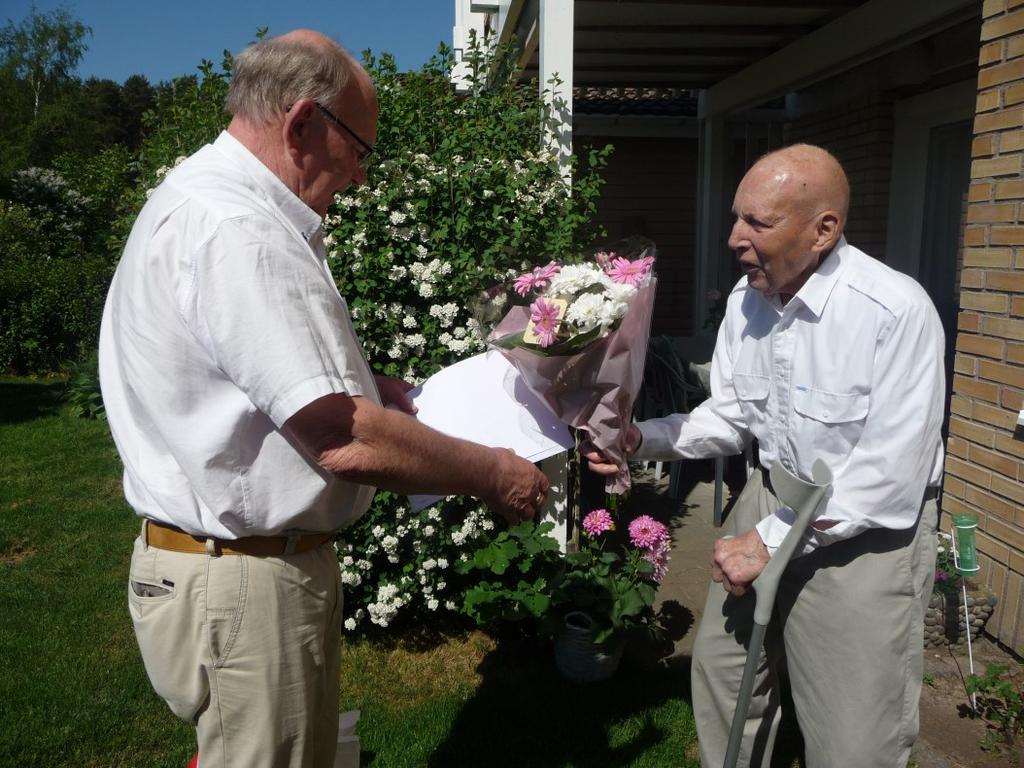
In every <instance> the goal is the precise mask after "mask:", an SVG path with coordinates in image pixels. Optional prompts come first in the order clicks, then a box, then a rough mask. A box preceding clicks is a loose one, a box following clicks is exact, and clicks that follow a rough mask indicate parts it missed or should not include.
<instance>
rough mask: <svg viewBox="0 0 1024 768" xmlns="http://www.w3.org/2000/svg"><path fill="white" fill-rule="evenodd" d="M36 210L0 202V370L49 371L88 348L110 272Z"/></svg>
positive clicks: (74, 236) (73, 230)
mask: <svg viewBox="0 0 1024 768" xmlns="http://www.w3.org/2000/svg"><path fill="white" fill-rule="evenodd" d="M61 224H62V221H61V219H60V218H59V217H58V216H57V215H55V214H52V213H49V212H47V211H45V210H41V209H32V208H29V207H27V206H24V205H20V204H17V203H11V202H9V201H3V200H0V370H13V371H17V372H21V373H40V372H50V371H54V370H57V369H58V368H59V367H60V365H61V364H62V363H63V362H64V361H65V360H72V359H77V358H79V357H80V356H82V355H83V354H84V353H85V352H87V351H88V350H89V349H91V348H93V347H95V345H96V339H97V332H98V329H99V321H100V317H101V314H102V311H103V300H104V298H105V295H106V289H107V285H108V284H109V281H110V276H111V274H112V272H113V264H112V263H111V261H110V259H109V258H108V257H107V255H106V254H96V253H92V252H90V251H88V250H87V249H86V248H85V247H84V243H85V241H84V240H83V239H82V237H81V228H80V227H79V226H78V225H77V224H72V225H71V226H70V227H69V228H67V229H65V228H63V227H62V226H61Z"/></svg>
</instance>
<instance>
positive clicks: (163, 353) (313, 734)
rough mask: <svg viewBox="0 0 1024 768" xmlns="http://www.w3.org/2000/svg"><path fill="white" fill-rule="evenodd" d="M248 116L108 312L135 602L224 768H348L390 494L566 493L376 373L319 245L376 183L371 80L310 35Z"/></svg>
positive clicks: (245, 71) (165, 220) (272, 44)
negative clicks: (552, 489) (372, 524)
mask: <svg viewBox="0 0 1024 768" xmlns="http://www.w3.org/2000/svg"><path fill="white" fill-rule="evenodd" d="M227 108H228V111H229V112H231V113H232V115H233V117H232V120H231V123H230V125H229V126H228V128H227V130H226V131H225V132H224V133H222V134H221V135H220V137H219V138H218V139H217V140H216V141H215V142H214V143H213V144H211V145H208V146H206V147H204V148H202V149H201V150H199V151H198V152H197V153H196V154H194V155H193V156H192V157H190V158H189V159H188V160H187V161H185V162H184V163H182V164H181V165H180V166H178V167H177V168H175V169H174V170H173V171H171V172H170V173H169V174H168V175H167V177H166V178H165V180H164V181H163V183H162V184H161V185H160V186H159V187H158V188H157V189H156V191H155V192H154V194H153V195H152V197H151V198H150V200H149V201H148V202H147V203H146V206H145V207H144V208H143V210H142V212H141V213H140V214H139V217H138V219H137V221H136V222H135V225H134V227H133V229H132V233H131V236H130V237H129V240H128V243H127V245H126V247H125V251H124V255H123V257H122V259H121V262H120V264H119V266H118V268H117V273H116V274H115V276H114V280H113V283H112V285H111V288H110V293H109V296H108V299H107V304H106V309H105V312H104V316H103V325H102V331H101V338H100V373H101V380H102V386H103V398H104V402H105V403H106V408H107V414H108V417H109V422H110V427H111V431H112V432H113V435H114V440H115V442H116V443H117V448H118V451H119V452H120V454H121V458H122V459H123V461H124V467H125V470H124V489H125V495H126V497H127V499H128V501H129V503H130V504H131V506H132V507H133V508H134V509H135V511H136V513H137V514H138V515H139V516H140V517H141V518H142V520H143V526H142V533H141V535H140V536H139V538H138V539H137V540H136V542H135V548H134V552H133V555H132V561H131V570H130V575H129V590H128V600H129V607H130V610H131V615H132V619H133V621H134V625H135V633H136V637H137V640H138V643H139V649H140V650H141V652H142V658H143V661H144V663H145V665H146V671H147V673H148V675H149V678H150V681H151V682H152V684H153V687H154V688H155V690H156V691H157V693H159V694H160V695H161V696H162V697H163V698H164V699H165V700H166V702H167V703H168V705H169V706H170V708H171V710H172V711H173V712H174V713H175V714H176V715H178V716H179V717H181V718H183V719H185V720H187V721H189V722H191V723H194V724H195V726H196V733H197V739H198V745H199V764H200V765H201V766H203V768H214V766H239V767H240V768H241V767H243V766H244V767H245V768H254V767H258V766H266V767H267V768H271V767H273V768H284V767H285V766H291V767H292V768H299V767H300V766H301V767H302V768H311V767H316V766H323V767H324V768H327V767H328V766H333V765H334V758H335V751H336V742H337V731H338V674H339V639H340V628H341V621H342V611H341V607H342V599H341V580H340V570H339V568H338V561H337V557H336V554H335V550H334V547H333V546H332V541H333V538H334V534H335V533H336V532H337V531H338V530H339V529H341V528H342V527H344V526H345V525H347V524H349V523H351V522H352V521H354V520H355V519H356V518H358V517H359V516H360V515H362V514H363V512H365V511H366V509H367V507H368V505H369V503H370V499H371V498H372V496H373V493H374V488H375V487H381V488H387V489H389V490H392V491H396V492H399V493H413V492H415V493H430V494H440V495H447V494H456V493H457V494H470V495H474V496H477V497H479V498H481V499H483V500H484V501H486V502H487V503H488V504H489V505H490V506H491V507H492V508H494V509H496V510H498V511H499V512H501V513H502V514H503V515H505V516H506V517H507V518H508V519H509V520H510V521H516V520H519V519H521V518H524V517H530V516H532V515H533V514H534V512H535V511H536V510H537V508H538V507H539V506H540V505H541V504H542V502H543V500H544V496H545V494H546V492H547V488H548V485H547V481H546V479H545V478H544V476H543V474H541V473H540V472H539V471H538V470H537V468H536V467H534V466H533V464H531V463H529V462H527V461H525V460H523V459H520V458H517V457H516V456H514V455H513V454H512V453H511V452H510V451H506V450H497V449H492V448H486V447H484V446H481V445H477V444H474V443H469V442H465V441H461V440H454V439H451V438H448V437H446V436H444V435H442V434H440V433H438V432H435V431H433V430H431V429H428V428H426V427H424V426H423V425H421V424H420V423H419V422H417V421H416V420H415V418H413V417H412V416H410V415H409V413H402V412H401V410H404V411H407V412H409V411H412V410H413V408H412V405H411V403H410V402H409V400H408V398H407V397H406V392H407V390H408V386H407V385H405V384H404V383H403V382H400V381H396V380H394V379H387V378H382V377H375V376H374V375H373V374H372V373H371V370H370V367H369V365H368V364H367V362H366V359H365V357H364V355H363V351H362V349H361V347H360V345H359V342H358V340H357V339H356V336H355V333H354V331H353V328H352V322H351V320H350V318H349V313H348V308H347V306H346V304H345V301H344V299H343V298H342V297H341V296H340V295H339V294H338V290H337V288H336V287H335V284H334V281H333V280H332V278H331V273H330V270H329V269H328V267H327V263H326V261H325V254H324V246H323V228H322V220H323V217H324V215H325V213H326V212H327V208H328V206H329V205H330V204H331V201H332V200H333V199H334V195H335V194H336V193H338V192H340V191H342V190H344V189H345V188H346V187H348V186H349V185H350V184H352V183H356V184H361V183H363V182H364V181H365V180H366V168H367V164H368V162H369V160H370V158H371V155H372V153H373V143H374V141H375V137H376V132H377V101H376V97H375V94H374V89H373V86H372V84H371V82H370V79H369V77H368V76H367V74H366V72H364V71H363V70H362V68H360V67H359V65H358V64H357V63H356V62H355V61H354V60H353V59H352V57H351V56H350V55H349V54H347V53H346V52H345V51H344V50H343V49H342V48H341V47H339V46H338V45H337V44H336V43H334V42H333V41H331V40H329V39H328V38H326V37H324V36H323V35H320V34H318V33H315V32H311V31H307V30H299V31H296V32H292V33H289V34H287V35H284V36H283V37H279V38H273V39H269V40H265V41H262V42H259V43H257V44H256V45H254V46H252V47H250V48H249V49H247V50H246V51H244V52H243V53H242V54H241V55H239V56H238V58H237V59H236V60H235V68H234V74H233V77H232V80H231V87H230V92H229V94H228V100H227ZM385 298H386V297H381V300H382V301H384V299H385ZM389 403H393V404H395V405H397V406H398V407H399V409H400V410H386V409H385V408H384V407H383V406H385V405H388V404H389Z"/></svg>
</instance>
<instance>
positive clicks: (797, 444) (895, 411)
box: [637, 238, 945, 551]
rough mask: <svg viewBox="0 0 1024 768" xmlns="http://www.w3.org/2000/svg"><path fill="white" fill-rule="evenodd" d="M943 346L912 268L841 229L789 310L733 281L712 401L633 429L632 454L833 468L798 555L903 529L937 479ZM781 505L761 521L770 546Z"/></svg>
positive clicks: (779, 529)
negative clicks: (818, 463)
mask: <svg viewBox="0 0 1024 768" xmlns="http://www.w3.org/2000/svg"><path fill="white" fill-rule="evenodd" d="M944 353H945V344H944V340H943V331H942V325H941V323H940V321H939V317H938V313H937V312H936V311H935V307H934V305H933V304H932V302H931V299H929V298H928V295H927V294H926V293H925V292H924V290H923V289H922V288H921V286H920V285H918V284H917V283H916V282H915V281H914V280H913V279H911V278H910V277H908V276H907V275H904V274H901V273H899V272H896V271H895V270H893V269H891V268H890V267H887V266H886V265H885V264H882V263H881V262H879V261H877V260H875V259H872V258H871V257H870V256H868V255H867V254H865V253H863V252H862V251H859V250H858V249H856V248H854V247H852V246H850V245H848V244H847V242H846V240H845V238H844V239H842V240H840V242H839V244H838V245H837V246H836V247H835V248H834V249H833V251H832V253H831V254H829V256H828V257H827V258H826V259H825V261H824V262H822V264H821V266H820V267H819V268H818V270H817V271H816V272H815V273H814V274H813V275H811V277H810V278H809V279H808V281H807V282H806V283H805V284H804V285H803V287H802V288H801V289H800V291H799V292H798V293H797V294H796V296H794V297H793V298H792V299H791V300H790V301H789V302H787V303H786V305H785V306H783V305H782V303H781V302H780V301H779V299H778V297H774V298H772V299H771V300H769V299H767V298H765V296H764V295H763V294H761V293H760V292H759V291H757V290H755V289H753V288H750V287H749V286H748V284H747V279H746V278H745V277H744V278H742V279H741V280H740V281H739V282H738V283H737V285H736V287H735V288H733V290H732V293H731V294H730V295H729V300H728V304H727V306H726V313H725V318H724V319H723V322H722V326H721V327H720V329H719V332H718V341H717V344H716V346H715V354H714V357H713V359H712V365H711V397H710V398H709V399H708V400H706V401H705V402H704V403H702V404H701V405H700V406H699V407H698V408H696V409H694V411H693V412H692V413H690V414H677V415H674V416H669V417H667V418H664V419H652V420H650V421H647V422H643V423H642V424H640V425H639V427H640V431H641V433H642V434H643V442H642V444H641V446H640V449H639V451H638V452H637V458H640V459H643V458H653V459H672V458H702V457H705V456H716V455H728V454H734V453H739V452H740V451H741V450H742V448H743V445H744V443H745V442H746V441H747V440H749V437H750V436H751V435H753V436H754V437H756V438H757V441H758V447H759V451H760V460H761V464H762V465H763V466H765V467H770V466H772V464H774V463H775V462H776V461H781V462H782V464H783V466H785V467H786V468H787V469H789V470H790V471H792V472H794V473H795V474H797V475H799V476H801V477H811V476H812V472H811V468H812V466H813V465H814V462H815V460H816V459H822V460H824V461H825V463H826V464H827V465H828V466H829V468H830V469H831V470H832V474H833V484H832V491H831V495H830V496H829V498H828V499H827V502H826V504H825V506H824V507H823V509H822V510H821V511H820V514H819V516H818V518H817V521H816V522H817V524H818V525H819V526H821V527H824V526H825V525H830V526H831V527H829V528H828V529H827V530H816V531H815V532H814V533H813V535H812V536H811V537H810V538H809V540H808V542H807V545H806V547H805V548H804V549H805V551H807V550H809V549H813V548H814V547H815V546H820V545H822V544H828V543H831V542H833V541H837V540H841V539H846V538H849V537H852V536H855V535H857V534H858V533H860V532H862V531H864V530H866V529H868V528H891V529H897V530H899V529H905V528H909V527H910V526H912V525H913V524H914V523H915V521H916V520H917V516H918V513H919V511H920V509H921V502H922V499H923V497H924V493H925V488H926V487H927V486H930V485H937V484H938V483H939V481H940V479H941V477H942V461H943V449H942V436H941V431H940V430H941V427H942V418H943V404H944V395H945V368H944V365H943V356H944ZM790 519H791V514H790V512H789V511H788V510H785V509H783V510H782V511H780V513H779V515H777V516H773V517H769V518H766V519H765V520H762V521H761V523H760V524H759V525H758V531H759V533H760V534H761V537H762V539H763V540H764V542H765V544H766V546H768V548H769V550H774V549H775V548H776V547H778V545H779V544H781V543H782V539H783V538H784V537H785V534H786V533H787V532H788V531H789V528H790Z"/></svg>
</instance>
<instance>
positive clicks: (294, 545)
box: [142, 520, 336, 557]
mask: <svg viewBox="0 0 1024 768" xmlns="http://www.w3.org/2000/svg"><path fill="white" fill-rule="evenodd" d="M142 535H143V540H144V541H145V542H146V544H147V545H148V546H150V547H156V548H157V549H166V550H169V551H171V552H189V553H193V554H197V555H206V554H209V555H214V556H218V555H249V556H251V557H280V556H282V555H296V554H299V553H300V552H308V551H309V550H311V549H316V548H317V547H319V546H321V545H322V544H326V543H327V542H329V541H331V540H332V539H334V537H335V535H336V534H335V533H333V532H332V533H305V534H301V535H295V536H245V537H243V538H241V539H214V538H208V537H205V536H193V535H192V534H190V533H185V531H183V530H181V529H180V528H175V527H174V526H173V525H166V524H164V523H158V522H156V521H154V520H146V522H145V525H144V527H143V532H142Z"/></svg>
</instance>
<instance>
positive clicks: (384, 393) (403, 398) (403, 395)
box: [373, 374, 419, 414]
mask: <svg viewBox="0 0 1024 768" xmlns="http://www.w3.org/2000/svg"><path fill="white" fill-rule="evenodd" d="M373 378H374V379H375V380H376V381H377V392H379V393H380V404H381V405H383V406H384V407H385V408H387V407H388V406H389V405H394V406H396V407H397V408H398V410H400V411H404V412H405V413H409V414H415V413H416V411H418V410H419V409H418V408H417V407H416V406H415V405H413V402H412V400H410V399H409V395H408V394H407V393H408V391H409V390H410V389H412V388H413V385H412V384H410V383H409V382H407V381H402V380H401V379H396V378H394V377H392V376H378V375H376V374H374V377H373Z"/></svg>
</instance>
